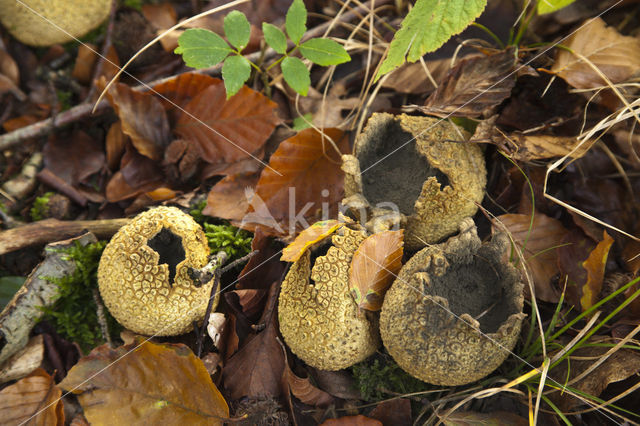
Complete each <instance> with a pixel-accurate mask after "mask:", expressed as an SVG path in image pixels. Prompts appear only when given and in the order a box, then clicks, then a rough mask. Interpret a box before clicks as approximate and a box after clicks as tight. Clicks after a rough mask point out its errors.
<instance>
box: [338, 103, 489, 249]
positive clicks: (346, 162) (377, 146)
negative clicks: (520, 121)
mask: <svg viewBox="0 0 640 426" xmlns="http://www.w3.org/2000/svg"><path fill="white" fill-rule="evenodd" d="M467 138H468V134H467V133H466V132H465V131H464V130H461V129H460V128H458V127H457V126H455V125H454V124H451V123H449V122H447V121H445V120H440V119H435V118H429V117H412V116H408V115H405V114H402V115H398V116H395V115H392V114H386V113H382V114H373V115H372V116H371V118H370V119H369V121H368V123H367V126H366V128H365V130H364V131H363V132H362V134H360V135H359V136H358V138H357V139H356V145H355V156H353V155H344V156H343V157H342V158H343V170H344V172H345V197H346V198H345V201H343V203H344V204H345V205H347V206H351V207H355V210H356V212H357V210H358V209H360V210H362V209H363V208H364V209H368V211H369V213H368V216H369V217H367V218H366V222H367V223H366V226H367V228H368V230H369V231H370V232H372V233H376V232H380V231H381V230H383V229H385V227H388V226H390V225H395V224H398V223H400V224H401V225H402V226H405V227H406V231H405V247H407V248H408V249H409V250H417V249H419V248H422V247H424V246H425V245H426V244H432V243H436V242H438V241H440V240H442V239H443V238H445V237H447V236H449V235H452V234H453V233H455V232H456V231H457V230H458V226H459V225H460V222H461V221H462V219H464V218H466V217H470V216H473V215H474V214H475V212H476V211H477V209H478V208H477V205H476V203H478V204H479V203H480V202H482V198H483V197H484V188H485V185H486V174H487V172H486V167H485V162H484V156H483V154H482V150H481V149H480V147H479V146H478V145H476V144H470V143H463V142H464V141H465V139H467ZM394 209H396V211H394ZM390 213H395V214H396V215H398V213H399V215H398V216H399V217H394V215H393V214H390ZM359 216H360V217H359V219H360V220H361V221H365V220H363V217H362V216H363V215H359Z"/></svg>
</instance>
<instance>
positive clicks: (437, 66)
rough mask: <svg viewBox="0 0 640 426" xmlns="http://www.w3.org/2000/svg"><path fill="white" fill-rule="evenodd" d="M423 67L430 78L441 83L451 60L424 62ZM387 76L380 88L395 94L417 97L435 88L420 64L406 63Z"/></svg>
mask: <svg viewBox="0 0 640 426" xmlns="http://www.w3.org/2000/svg"><path fill="white" fill-rule="evenodd" d="M459 59H460V58H459ZM425 65H426V66H427V69H428V70H429V72H430V73H431V77H432V78H433V79H434V80H435V81H436V82H438V81H441V80H442V78H443V77H444V76H445V75H446V74H447V72H448V71H449V68H450V66H451V58H444V59H434V60H431V61H425ZM388 75H389V77H387V78H386V79H385V80H383V81H381V82H382V87H386V88H388V89H393V90H395V91H396V92H400V93H410V94H412V95H419V94H423V93H427V92H430V91H432V90H434V89H435V88H436V87H435V86H434V85H433V83H431V80H430V79H429V77H428V76H427V73H426V71H425V69H424V67H423V66H422V63H420V62H414V63H409V62H406V63H404V64H403V65H401V66H400V67H399V68H397V69H396V70H395V71H394V72H393V73H391V74H388Z"/></svg>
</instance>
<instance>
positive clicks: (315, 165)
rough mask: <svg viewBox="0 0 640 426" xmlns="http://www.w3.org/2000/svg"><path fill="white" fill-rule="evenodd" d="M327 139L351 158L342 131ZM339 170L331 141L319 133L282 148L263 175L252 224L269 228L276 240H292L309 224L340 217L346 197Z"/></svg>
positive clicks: (329, 133) (302, 134)
mask: <svg viewBox="0 0 640 426" xmlns="http://www.w3.org/2000/svg"><path fill="white" fill-rule="evenodd" d="M324 133H325V134H326V135H327V136H328V137H330V138H331V139H332V140H333V141H334V142H335V143H336V145H337V147H338V149H339V150H340V151H341V152H342V153H345V152H348V150H349V138H348V136H347V135H346V134H345V133H343V132H342V131H340V130H338V129H324ZM340 164H341V161H340V156H339V155H338V154H337V153H336V152H335V150H334V149H333V148H332V147H331V145H330V143H329V141H328V140H326V139H325V140H323V136H322V135H321V134H320V133H318V132H317V131H316V130H314V129H305V130H303V131H301V132H300V133H298V134H297V135H295V136H293V137H291V138H289V139H287V140H285V141H283V142H281V143H280V146H279V147H278V149H277V150H276V152H275V153H273V155H272V156H271V159H270V160H269V167H266V168H265V169H263V170H262V173H261V175H260V180H259V181H258V185H257V186H256V194H255V197H254V198H255V199H254V200H252V202H251V208H250V210H249V212H250V213H251V212H253V213H254V214H253V215H252V216H247V222H248V223H261V224H264V225H270V226H271V230H270V231H271V232H272V233H274V234H286V233H289V234H293V233H295V232H297V231H300V230H301V229H302V228H304V227H306V224H305V222H306V223H312V222H316V221H317V220H319V219H326V218H327V217H335V216H336V215H337V207H338V203H339V202H340V200H342V197H343V195H344V194H343V172H342V170H341V169H340ZM259 203H262V204H259ZM291 208H293V209H294V210H293V211H290V209H291ZM261 210H262V211H261ZM263 216H265V217H263ZM249 219H251V220H249ZM277 226H280V229H277Z"/></svg>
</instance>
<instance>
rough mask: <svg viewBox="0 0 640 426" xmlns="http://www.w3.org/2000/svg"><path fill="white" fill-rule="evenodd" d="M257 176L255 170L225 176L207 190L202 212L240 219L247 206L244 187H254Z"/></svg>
mask: <svg viewBox="0 0 640 426" xmlns="http://www.w3.org/2000/svg"><path fill="white" fill-rule="evenodd" d="M259 178H260V174H259V173H255V172H253V173H240V174H237V175H229V176H226V177H225V178H224V179H222V180H220V181H219V182H218V183H216V184H215V185H214V186H213V188H211V191H209V195H207V205H206V207H205V208H204V209H203V210H202V213H203V214H206V215H209V216H214V217H221V218H223V219H228V220H231V221H241V220H242V218H243V217H244V215H245V214H246V213H247V210H248V208H249V200H248V199H247V197H246V196H245V189H246V188H255V187H256V185H257V184H258V179H259Z"/></svg>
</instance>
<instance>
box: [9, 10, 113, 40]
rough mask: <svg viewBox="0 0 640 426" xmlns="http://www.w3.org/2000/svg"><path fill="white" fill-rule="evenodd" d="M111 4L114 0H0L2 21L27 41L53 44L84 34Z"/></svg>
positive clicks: (106, 11)
mask: <svg viewBox="0 0 640 426" xmlns="http://www.w3.org/2000/svg"><path fill="white" fill-rule="evenodd" d="M110 8H111V0H21V1H20V2H18V1H16V0H0V22H2V25H4V27H5V28H6V29H7V30H8V31H9V32H10V33H11V35H12V36H14V37H15V38H17V39H18V40H20V41H21V42H23V43H25V44H28V45H31V46H50V45H52V44H57V43H66V42H68V41H71V40H73V38H74V37H82V36H83V35H85V34H86V33H88V32H89V31H91V30H92V29H94V28H96V27H97V26H98V25H100V24H101V23H102V21H104V20H105V19H106V17H107V16H108V15H109V10H110ZM30 9H31V10H30ZM54 24H55V25H54ZM58 27H59V28H58ZM60 28H62V30H64V31H62V30H60Z"/></svg>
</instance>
